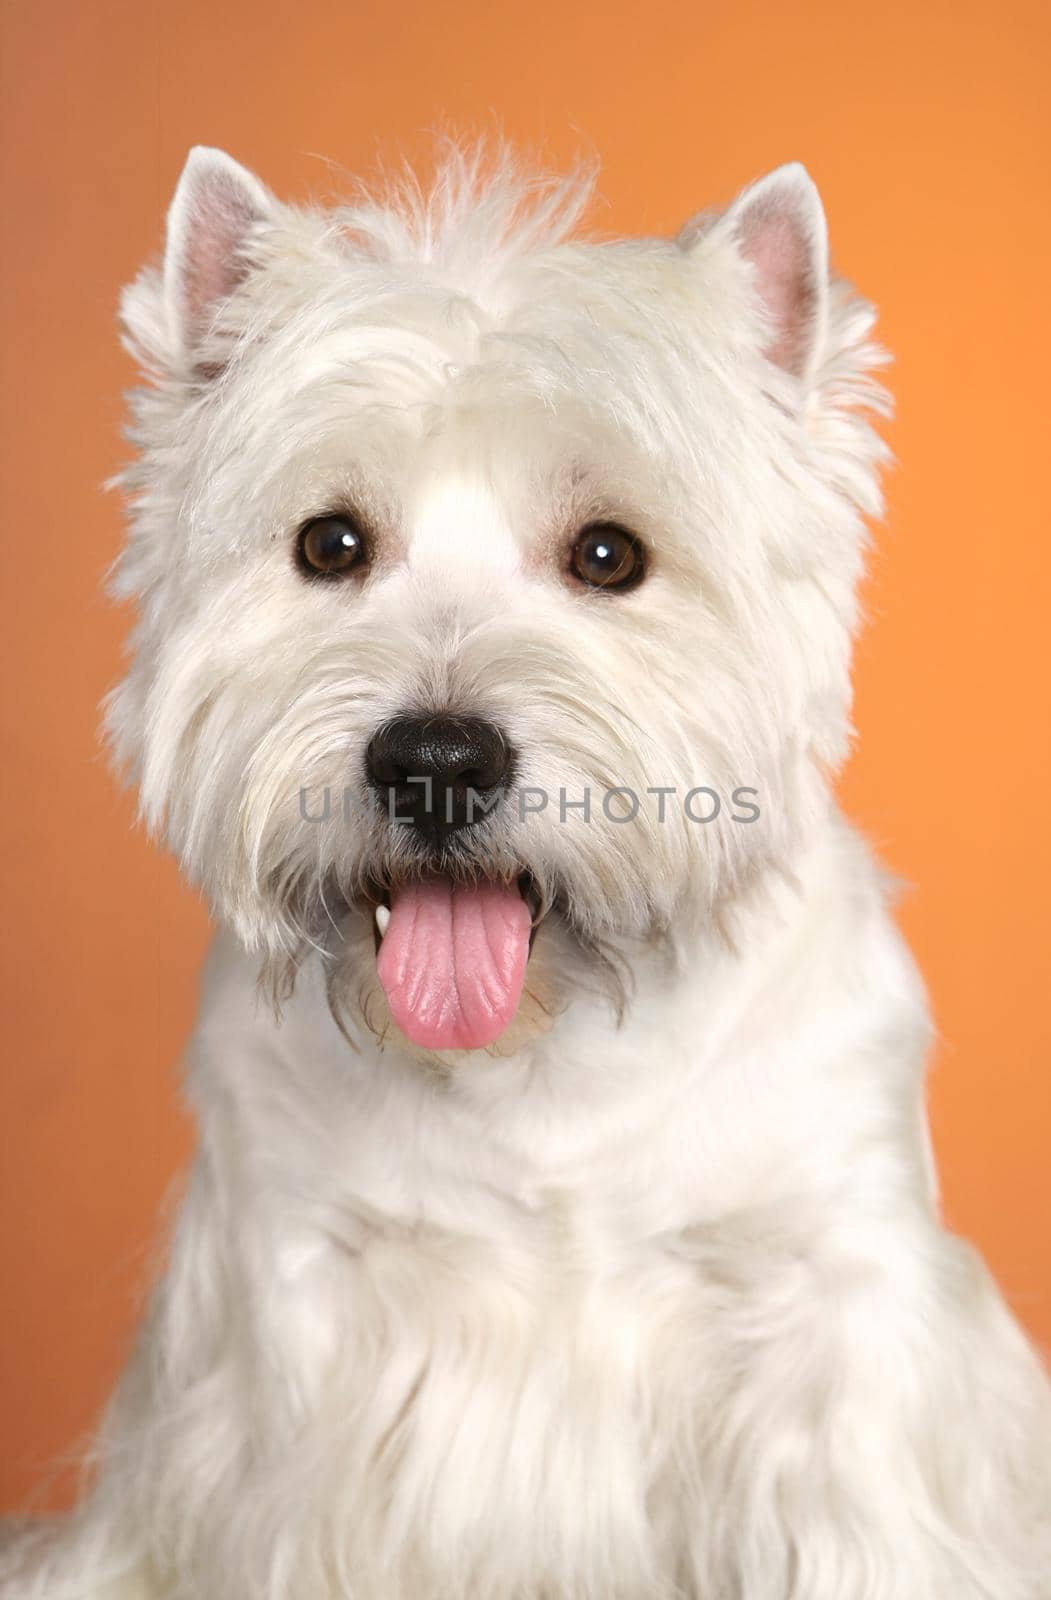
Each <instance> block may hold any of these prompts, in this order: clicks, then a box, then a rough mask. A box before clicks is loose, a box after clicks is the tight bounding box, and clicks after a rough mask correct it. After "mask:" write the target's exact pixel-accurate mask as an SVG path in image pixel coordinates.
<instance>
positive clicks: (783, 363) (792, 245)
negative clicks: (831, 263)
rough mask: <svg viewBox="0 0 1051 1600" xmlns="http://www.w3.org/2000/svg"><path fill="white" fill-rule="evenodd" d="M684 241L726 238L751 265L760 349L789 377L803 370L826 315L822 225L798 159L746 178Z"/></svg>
mask: <svg viewBox="0 0 1051 1600" xmlns="http://www.w3.org/2000/svg"><path fill="white" fill-rule="evenodd" d="M681 237H682V242H683V243H684V245H685V246H686V247H687V248H688V249H691V248H694V247H695V245H699V244H700V243H701V241H702V240H703V241H705V244H706V245H711V246H716V247H718V246H719V245H721V244H722V243H724V242H725V241H727V240H729V241H732V243H733V245H734V246H735V247H736V249H737V251H738V253H739V255H740V256H741V257H743V259H744V260H745V262H747V264H748V266H749V267H750V268H751V275H752V282H753V285H754V287H755V290H756V292H757V294H758V297H759V301H760V305H761V309H762V312H763V315H764V318H765V321H766V325H767V339H766V343H765V346H764V352H765V354H766V356H767V358H768V359H769V360H770V361H772V362H774V363H775V365H777V366H779V367H782V368H783V369H784V370H785V371H786V372H790V373H791V374H792V375H793V376H794V377H796V378H800V379H803V380H804V381H805V380H806V379H808V378H810V377H811V376H812V374H813V372H814V370H815V368H816V367H817V365H818V363H819V361H820V359H821V353H822V349H823V346H824V342H825V330H826V325H827V320H828V230H827V227H826V224H825V213H824V209H823V208H822V205H821V199H820V196H819V195H818V192H817V187H816V185H815V183H814V181H813V179H812V178H811V176H810V174H809V173H808V172H807V170H806V168H805V167H803V166H801V165H800V163H799V162H798V161H793V162H789V164H788V165H787V166H784V167H778V168H777V169H776V170H775V171H774V172H771V173H768V174H767V176H766V177H765V178H760V179H759V181H758V182H757V183H753V184H750V185H749V187H748V188H747V189H745V190H743V192H742V193H741V194H739V195H738V197H737V199H736V200H735V201H734V203H733V204H732V205H731V206H730V208H729V210H728V211H725V212H723V214H722V216H720V217H718V218H717V219H716V220H715V222H713V223H712V224H711V225H710V226H708V227H706V228H704V229H703V231H701V232H700V233H693V232H691V229H690V227H689V225H687V229H686V231H685V233H684V234H683V235H682V236H681Z"/></svg>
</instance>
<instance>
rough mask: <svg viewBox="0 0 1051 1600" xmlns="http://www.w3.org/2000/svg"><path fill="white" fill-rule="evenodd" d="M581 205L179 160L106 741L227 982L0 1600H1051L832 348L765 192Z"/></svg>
mask: <svg viewBox="0 0 1051 1600" xmlns="http://www.w3.org/2000/svg"><path fill="white" fill-rule="evenodd" d="M588 191H589V183H588V181H587V180H586V179H572V180H569V181H566V182H559V183H553V182H547V181H540V180H532V179H525V178H522V177H520V176H518V175H517V174H516V172H515V170H514V168H513V166H512V164H510V163H509V162H508V161H507V160H506V159H504V158H503V157H498V158H497V159H496V160H495V161H493V162H490V163H488V164H487V163H486V162H485V161H484V160H481V159H480V158H478V157H476V156H471V155H467V156H465V155H463V154H457V153H456V152H453V153H452V154H451V155H450V156H449V157H448V159H447V161H446V163H445V166H444V168H443V171H442V172H441V175H440V177H439V179H438V181H437V182H436V184H435V186H434V188H433V190H432V191H431V192H429V193H427V194H424V193H422V192H421V191H420V190H419V188H417V187H416V186H415V185H414V184H413V183H412V182H411V181H405V182H404V183H402V184H401V185H400V186H395V188H394V190H393V192H391V193H390V194H387V195H385V196H382V197H380V198H377V199H369V198H368V197H367V196H363V197H362V198H361V199H360V200H359V201H358V202H357V203H355V204H352V205H350V206H348V207H346V208H344V209H340V210H336V211H332V212H322V211H313V210H302V209H298V208H292V207H289V206H285V205H282V204H280V203H278V202H277V201H276V200H275V199H274V198H273V196H272V195H270V194H269V193H268V192H267V190H266V189H265V188H263V187H262V185H261V184H260V183H259V182H257V180H256V179H254V178H253V177H251V176H250V175H249V174H248V173H247V172H245V171H243V170H242V169H241V168H240V167H238V166H237V165H236V164H235V163H234V162H233V161H231V160H230V159H229V158H228V157H226V156H224V155H221V154H219V153H218V152H215V151H209V150H196V151H194V152H193V154H192V155H191V157H190V160H189V162H188V165H187V167H186V170H185V173H184V174H183V177H182V180H181V182H180V184H179V188H178V192H177V194H176V196H175V200H174V203H173V206H172V209H171V213H170V216H169V220H168V246H167V254H166V258H165V262H164V267H163V272H156V271H152V270H150V271H147V272H145V273H144V274H143V275H142V276H141V277H140V278H139V280H138V282H137V283H136V284H135V285H134V286H133V287H132V288H131V289H130V290H129V291H128V293H127V295H126V298H125V301H124V308H123V315H124V326H125V329H126V333H127V339H128V342H129V344H130V346H131V348H132V349H133V351H134V352H135V354H136V356H137V357H138V359H139V361H140V362H141V365H142V367H143V370H144V372H145V374H146V376H147V379H148V382H147V384H146V385H145V386H144V387H143V388H142V389H140V390H139V391H138V393H137V394H136V396H135V398H134V402H133V418H134V420H133V437H134V440H135V443H136V445H137V447H138V460H137V464H136V465H135V466H134V467H132V468H131V470H130V471H129V472H128V473H127V474H126V480H125V481H126V484H127V486H128V488H129V491H130V495H131V500H132V533H131V539H130V544H129V547H128V551H127V554H126V555H125V557H124V559H123V561H122V563H121V565H120V568H119V574H118V578H117V587H118V590H119V592H120V593H121V594H123V595H130V596H134V597H136V599H137V601H138V604H139V606H140V610H141V620H140V622H139V625H138V629H137V631H136V634H135V640H134V658H133V661H132V664H131V667H130V670H129V673H128V676H127V678H126V680H125V682H124V683H123V684H122V685H121V686H120V687H119V688H118V689H117V691H116V693H115V694H114V696H113V698H112V701H111V704H110V708H109V728H110V731H111V734H112V737H113V740H114V743H115V747H116V750H117V753H118V757H119V759H120V760H121V761H122V762H123V763H124V764H126V765H127V766H128V767H129V768H130V769H131V770H133V771H134V773H135V774H136V776H137V779H138V782H139V785H140V788H141V793H142V805H143V810H144V813H145V816H146V818H147V819H148V820H149V822H150V824H151V825H152V826H153V827H154V828H155V829H156V830H157V831H158V832H159V833H161V834H163V836H164V837H165V838H166V839H167V840H168V841H169V842H170V844H171V846H172V848H173V849H174V850H175V851H176V853H177V854H178V856H179V858H180V860H181V862H182V863H183V865H184V867H185V870H186V872H187V874H188V875H189V877H190V878H191V879H192V880H193V881H194V882H195V883H197V884H199V885H201V886H202V888H203V889H204V891H205V892H206V894H207V896H208V898H209V901H210V904H211V906H212V908H213V910H214V913H215V916H216V919H217V921H218V923H219V924H220V926H221V928H222V931H221V932H220V934H219V935H218V938H217V941H216V944H215V947H214V951H213V954H212V956H211V959H210V962H209V965H208V970H207V975H206V978H205V985H204V1000H203V1005H202V1011H201V1018H200V1022H199V1025H198V1028H197V1032H196V1036H195V1039H194V1042H193V1045H192V1049H191V1066H190V1090H191V1095H192V1099H193V1104H194V1107H195V1110H196V1113H197V1116H198V1119H199V1122H200V1129H201V1147H200V1152H199V1155H198V1158H197V1161H196V1164H195V1167H194V1170H193V1174H192V1177H191V1179H190V1181H189V1186H188V1192H187V1194H186V1197H185V1201H184V1204H183V1208H182V1212H181V1216H180V1218H179V1220H178V1224H177V1227H176V1229H175V1235H174V1239H173V1241H172V1245H171V1258H170V1263H169V1266H168V1269H167V1273H166V1276H165V1277H164V1280H163V1282H162V1283H161V1284H160V1286H159V1288H158V1290H157V1291H156V1295H155V1298H154V1302H153V1305H152V1310H151V1312H150V1315H149V1318H148V1320H147V1324H146V1327H145V1329H144V1331H143V1333H142V1336H141V1339H140V1342H139V1347H138V1353H137V1355H136V1358H135V1360H134V1361H133V1363H132V1366H131V1368H130V1370H129V1371H128V1373H127V1374H126V1376H125V1378H124V1380H123V1382H122V1383H121V1385H120V1388H119V1392H118V1394H117V1396H116V1399H115V1401H114V1403H113V1405H112V1407H111V1410H110V1413H109V1415H108V1417H107V1420H106V1422H105V1425H104V1427H103V1430H102V1436H101V1438H100V1441H99V1468H98V1475H97V1480H96V1482H95V1485H94V1487H93V1488H92V1491H91V1493H90V1495H89V1497H88V1498H87V1499H86V1501H85V1502H84V1504H83V1506H82V1508H81V1510H80V1511H79V1512H78V1513H77V1514H76V1515H75V1516H74V1517H72V1518H71V1519H69V1521H68V1522H66V1523H65V1524H62V1525H60V1526H59V1527H58V1528H57V1530H56V1529H51V1530H48V1531H33V1532H29V1533H27V1534H26V1533H24V1534H22V1535H20V1536H19V1537H18V1538H17V1539H16V1540H15V1541H14V1542H13V1543H9V1545H8V1554H7V1556H6V1558H5V1559H6V1563H7V1564H6V1568H5V1573H6V1575H5V1578H4V1582H3V1585H2V1590H3V1595H4V1597H5V1600H11V1597H17V1600H66V1597H70V1600H72V1597H82V1600H89V1597H90V1600H102V1597H112V1600H115V1597H117V1596H120V1597H121V1600H125V1597H131V1596H135V1597H149V1600H978V1597H983V1600H1037V1597H1046V1596H1048V1595H1051V1403H1049V1392H1048V1387H1047V1386H1046V1383H1045V1379H1044V1377H1043V1375H1042V1373H1041V1370H1040V1367H1039V1365H1038V1362H1037V1360H1036V1358H1035V1356H1034V1355H1033V1353H1032V1352H1031V1350H1030V1348H1029V1346H1028V1345H1027V1343H1026V1341H1025V1338H1024V1337H1023V1335H1022V1334H1021V1332H1020V1331H1019V1329H1018V1328H1017V1327H1016V1325H1015V1324H1014V1322H1013V1321H1012V1319H1011V1317H1010V1315H1009V1314H1008V1312H1007V1310H1006V1309H1005V1307H1004V1305H1003V1303H1002V1302H1001V1300H1000V1298H999V1296H998V1294H997V1291H996V1289H995V1287H994V1286H993V1284H992V1283H991V1282H990V1280H989V1277H988V1276H987V1274H986V1272H985V1271H984V1269H983V1267H982V1265H981V1263H980V1262H979V1261H978V1260H977V1259H976V1258H975V1255H974V1253H973V1252H972V1251H971V1250H970V1249H968V1248H967V1247H966V1246H965V1245H963V1244H961V1243H960V1242H959V1241H958V1240H956V1239H953V1238H951V1237H949V1236H948V1235H947V1234H946V1233H944V1232H943V1231H942V1229H941V1227H940V1225H939V1221H938V1217H937V1210H936V1198H935V1187H934V1179H933V1174H932V1166H931V1159H930V1152H929V1147H928V1142H927V1135H926V1131H925V1121H924V1110H923V1057H924V1052H925V1050H926V1047H927V1043H928V1039H929V1024H928V1018H927V1010H926V1005H925V1000H924V995H923V991H922V988H921V985H920V983H919V981H918V979H917V977H916V974H915V972H914V969H913V966H912V963H911V961H910V959H909V956H908V954H907V953H906V951H905V949H904V948H903V946H902V942H901V940H900V938H899V936H898V934H897V933H896V931H895V928H894V924H893V922H892V919H891V916H890V913H889V911H888V909H887V898H888V888H887V885H886V883H885V881H884V879H883V877H882V876H881V873H880V870H879V868H878V867H877V866H876V865H875V864H874V862H873V860H872V858H871V856H870V855H869V853H868V851H867V849H866V847H865V845H864V844H863V843H862V842H861V841H860V840H859V839H858V838H857V837H856V836H855V834H854V833H853V832H852V831H851V830H850V828H849V827H848V826H847V825H846V824H845V823H844V821H843V820H842V818H841V817H840V816H839V814H838V812H837V810H836V807H835V804H834V802H833V800H832V798H831V791H830V780H831V777H832V775H833V773H834V772H835V770H836V768H837V767H838V765H839V764H840V762H841V761H842V759H843V756H844V753H845V751H846V749H847V746H848V741H849V735H850V722H849V712H850V687H849V663H850V640H851V635H852V633H853V631H854V627H855V623H856V620H857V605H856V600H855V590H856V585H857V580H858V575H859V572H860V570H861V563H862V552H863V545H864V531H863V526H862V515H863V514H865V513H874V512H875V511H876V510H877V509H878V504H879V498H878V489H877V484H876V475H877V469H878V467H879V464H880V461H881V458H882V456H883V447H882V445H881V444H880V442H879V439H878V437H877V435H876V434H875V433H874V432H873V430H872V428H871V427H870V425H869V423H868V422H867V421H866V420H865V416H864V412H865V411H866V409H867V410H869V411H871V410H873V409H875V410H878V409H879V408H880V407H881V405H882V403H883V402H882V395H881V391H880V389H879V388H878V386H876V384H875V383H874V381H873V370H874V368H876V367H877V366H878V364H879V360H880V357H879V354H878V352H877V351H876V350H875V349H874V347H873V346H872V345H871V344H870V342H869V336H870V331H871V327H872V322H873V316H872V312H871V310H870V309H869V308H868V307H867V306H866V305H865V304H864V303H862V302H861V301H859V300H858V299H856V298H855V297H854V296H853V294H852V293H851V292H850V290H849V289H848V288H847V287H846V286H845V285H844V284H842V283H841V282H839V281H837V280H835V279H831V280H830V277H829V272H828V266H827V258H826V242H825V224H824V219H823V215H822V211H821V207H820V204H819V201H818V197H817V194H816V192H815V190H814V187H813V185H812V183H811V182H810V180H809V178H808V177H807V175H806V174H805V172H804V171H803V170H802V168H800V167H798V166H788V167H784V168H782V169H780V170H779V171H777V172H775V173H773V174H772V175H771V176H770V177H768V178H766V179H764V180H762V181H761V182H759V183H758V184H756V185H754V186H753V187H752V188H750V189H748V190H746V191H745V192H744V194H743V195H742V196H741V197H740V198H739V199H738V200H737V201H736V202H735V204H734V205H733V206H732V207H731V208H730V209H729V210H728V211H727V212H725V213H724V214H722V215H721V216H715V217H713V216H710V215H708V216H704V217H701V218H699V219H697V220H696V221H694V222H693V223H691V224H690V225H688V226H687V227H686V229H685V230H684V231H683V233H682V234H681V235H680V236H679V238H677V239H675V240H671V241H667V240H660V239H642V240H631V241H627V242H609V243H586V242H580V241H579V240H577V239H575V237H574V229H575V227H576V225H577V224H578V222H579V218H580V214H581V211H582V208H583V206H584V204H585V202H586V201H587V198H588ZM260 980H262V981H260Z"/></svg>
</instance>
